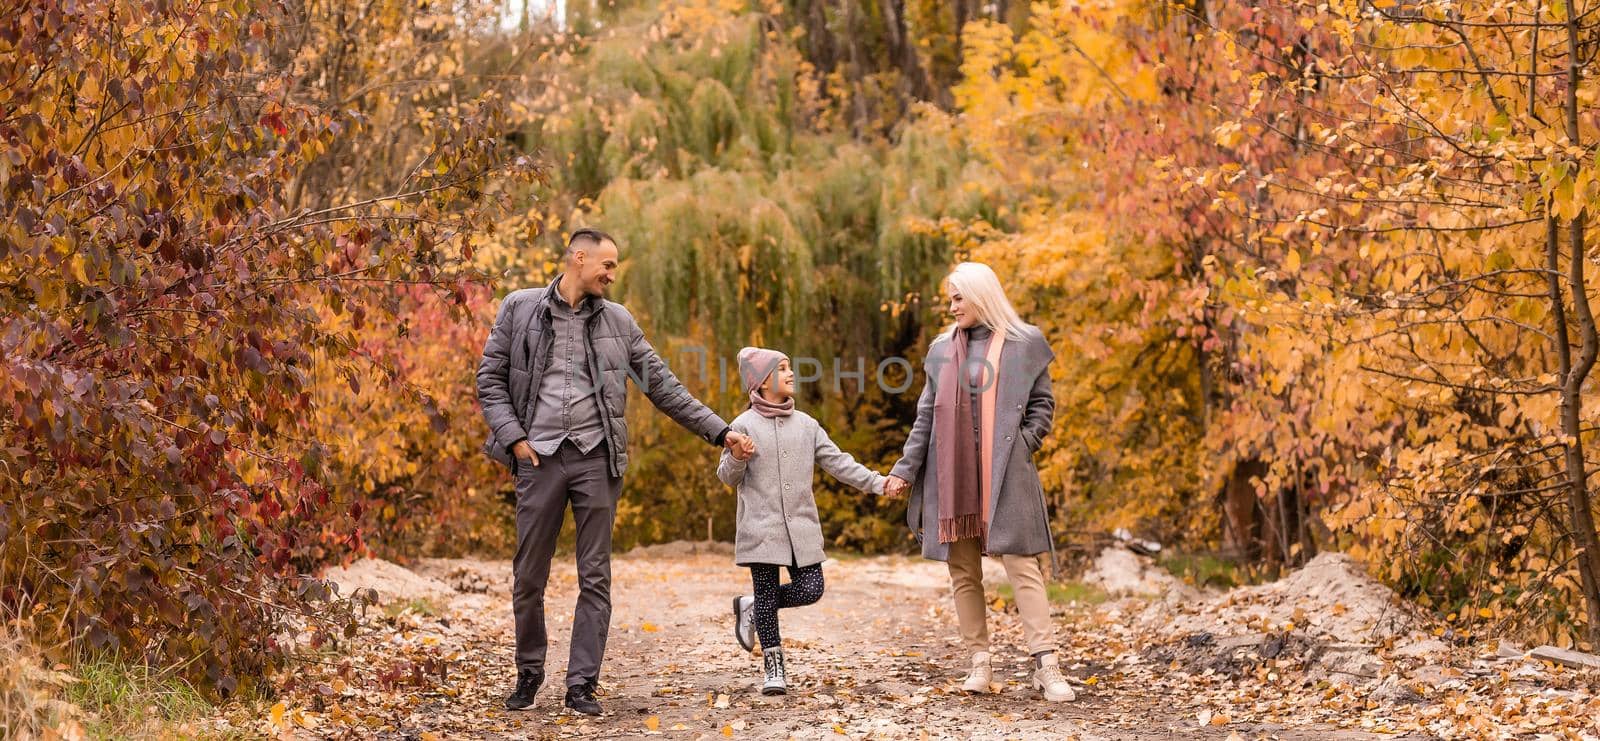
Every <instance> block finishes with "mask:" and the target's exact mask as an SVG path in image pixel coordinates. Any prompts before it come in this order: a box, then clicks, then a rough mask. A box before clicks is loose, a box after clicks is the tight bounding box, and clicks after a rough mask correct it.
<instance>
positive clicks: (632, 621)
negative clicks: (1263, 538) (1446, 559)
mask: <svg viewBox="0 0 1600 741" xmlns="http://www.w3.org/2000/svg"><path fill="white" fill-rule="evenodd" d="M685 550H686V549H678V550H676V551H674V550H670V549H665V550H664V549H655V550H646V551H643V552H636V553H634V554H630V555H627V556H622V557H618V558H617V559H616V560H615V561H614V579H613V581H614V586H613V601H614V608H613V609H614V612H613V616H612V632H611V637H610V642H609V647H608V651H607V658H606V665H605V674H604V676H603V677H602V679H601V692H600V696H601V702H602V704H603V705H604V706H605V710H606V712H605V714H604V715H603V716H601V717H598V718H587V717H584V716H579V715H574V714H571V713H570V712H563V711H562V709H561V689H560V685H561V673H562V672H563V671H564V667H565V658H566V656H565V654H566V646H567V643H566V638H565V636H566V633H567V630H568V628H569V627H570V618H571V605H572V601H573V598H574V596H575V581H574V572H573V568H572V566H571V563H570V562H562V563H559V564H558V566H557V568H556V569H555V572H554V577H553V580H552V584H551V589H550V591H549V599H550V603H549V605H550V609H549V618H550V624H551V631H552V634H553V637H554V643H553V645H552V650H551V666H550V671H551V674H552V678H551V679H550V680H548V681H547V683H546V686H545V688H544V689H542V690H541V691H540V694H539V697H538V701H537V704H536V705H535V707H534V708H533V710H531V711H527V712H520V713H510V712H507V711H505V710H503V709H502V708H501V702H502V699H503V697H504V695H505V694H506V692H507V690H508V689H509V685H510V682H511V680H512V678H513V671H512V668H511V662H510V655H511V617H510V606H509V588H510V568H509V564H508V563H507V562H486V561H453V560H436V561H428V562H424V563H423V564H421V565H419V566H418V568H417V571H419V572H421V573H422V574H424V575H427V576H431V577H433V578H435V579H438V580H440V581H442V582H445V583H446V584H450V585H452V586H453V587H454V588H455V590H456V591H455V592H454V593H453V594H451V595H449V596H445V597H442V598H437V597H436V598H433V599H431V600H417V601H411V602H405V601H402V602H398V603H392V604H391V605H390V606H389V607H388V608H387V609H386V610H374V612H373V613H372V617H371V620H370V621H369V625H368V627H367V628H365V629H364V631H363V632H362V633H361V634H360V635H358V636H357V637H356V638H355V639H353V640H352V641H350V642H349V643H348V644H347V645H345V646H342V647H340V651H339V652H338V653H330V654H328V655H324V656H321V657H316V660H314V661H313V660H307V661H306V662H304V663H302V664H300V665H299V666H297V667H296V668H295V670H294V671H292V672H289V673H286V674H285V675H284V676H283V677H280V678H279V679H278V685H279V686H280V688H281V694H280V698H279V699H280V700H281V702H280V703H279V704H277V705H276V706H274V707H273V708H272V709H271V711H270V712H269V713H267V716H268V717H266V718H264V719H262V720H260V721H258V722H257V728H256V730H260V731H263V732H267V733H269V734H274V735H285V736H290V737H308V738H317V737H331V738H388V739H433V738H503V737H511V738H591V737H592V738H616V737H642V736H646V735H664V736H669V737H675V738H726V737H734V738H789V737H793V738H840V737H849V738H856V739H862V738H1042V737H1060V738H1085V739H1099V738H1106V739H1150V738H1156V739H1161V738H1215V739H1231V738H1252V739H1253V738H1281V739H1313V738H1315V739H1325V738H1333V739H1362V738H1395V737H1397V736H1398V737H1402V738H1430V737H1457V738H1484V737H1492V736H1524V737H1528V738H1536V737H1541V736H1542V737H1547V738H1575V739H1576V738H1594V737H1596V736H1597V735H1600V726H1597V725H1595V723H1596V722H1597V721H1595V719H1594V718H1595V716H1596V715H1597V714H1600V704H1597V703H1596V702H1595V701H1594V699H1593V698H1594V693H1593V689H1594V686H1593V679H1592V678H1588V679H1586V678H1585V677H1583V676H1582V675H1575V674H1572V673H1570V672H1567V673H1562V672H1560V671H1555V672H1553V673H1552V672H1551V670H1550V669H1549V668H1548V667H1542V668H1539V670H1538V671H1537V672H1535V673H1536V674H1538V676H1536V677H1534V676H1531V675H1530V674H1529V672H1530V671H1533V670H1531V669H1530V668H1529V666H1530V665H1525V664H1518V665H1516V666H1505V667H1498V668H1497V667H1496V666H1494V665H1492V664H1485V663H1484V662H1483V661H1482V660H1478V659H1473V658H1472V657H1470V656H1463V655H1460V652H1457V655H1456V657H1455V658H1439V659H1438V660H1437V662H1435V663H1441V664H1443V665H1441V666H1434V665H1432V663H1430V662H1419V661H1409V660H1405V659H1400V658H1393V659H1391V658H1390V657H1389V655H1388V654H1387V653H1385V652H1386V651H1388V650H1389V649H1388V648H1382V647H1380V648H1379V649H1378V653H1379V654H1380V655H1381V656H1382V658H1381V660H1379V661H1378V663H1376V664H1374V665H1373V666H1372V667H1371V669H1372V671H1374V672H1375V673H1376V674H1377V675H1378V676H1377V677H1376V679H1380V680H1388V681H1387V683H1383V682H1374V683H1373V684H1371V685H1368V686H1366V687H1363V686H1359V685H1358V686H1357V687H1354V688H1352V687H1348V686H1346V685H1344V684H1339V683H1330V681H1329V680H1328V679H1327V678H1321V679H1313V678H1310V677H1309V676H1308V674H1307V673H1306V672H1305V671H1303V669H1304V668H1305V665H1306V663H1307V656H1314V655H1315V652H1314V651H1307V650H1306V648H1307V645H1306V644H1305V643H1304V642H1303V641H1298V640H1297V639H1295V638H1293V636H1298V635H1299V634H1297V633H1294V634H1289V635H1290V637H1288V638H1286V639H1282V640H1279V641H1277V642H1276V643H1274V642H1273V641H1272V640H1271V636H1272V626H1263V632H1262V636H1263V637H1264V638H1266V639H1268V640H1267V642H1266V644H1264V645H1275V646H1277V648H1274V649H1273V650H1272V651H1271V652H1270V653H1272V654H1273V658H1270V659H1269V658H1262V657H1261V655H1260V653H1261V651H1260V650H1259V649H1258V648H1257V647H1256V646H1255V645H1254V644H1251V645H1250V646H1247V647H1246V649H1247V650H1245V651H1244V652H1243V653H1241V654H1240V656H1241V657H1242V658H1238V657H1236V658H1235V659H1229V658H1228V657H1226V656H1220V655H1219V654H1217V653H1216V652H1215V651H1212V652H1209V653H1208V652H1207V651H1206V650H1205V649H1208V648H1212V647H1214V646H1215V645H1217V643H1218V642H1217V641H1215V640H1211V639H1207V640H1204V641H1202V640H1196V639H1195V638H1194V635H1195V634H1194V633H1193V632H1191V631H1187V630H1186V631H1185V632H1184V635H1175V634H1174V633H1175V631H1172V630H1170V629H1164V628H1163V625H1162V624H1161V623H1162V621H1156V622H1157V624H1154V625H1151V624H1150V621H1148V620H1144V621H1141V620H1140V619H1139V612H1140V610H1141V608H1142V605H1141V604H1139V603H1138V602H1137V601H1131V600H1124V601H1121V602H1117V603H1110V604H1106V605H1101V606H1098V607H1081V608H1080V607H1074V606H1062V607H1059V608H1058V612H1057V617H1058V620H1059V624H1060V626H1061V633H1062V645H1063V649H1064V651H1065V663H1066V664H1068V665H1069V667H1070V668H1069V673H1070V674H1071V675H1072V676H1073V677H1074V679H1075V681H1076V682H1077V689H1078V693H1079V698H1078V700H1077V701H1076V702H1072V703H1067V704H1048V703H1045V702H1043V701H1041V700H1040V699H1038V697H1037V693H1035V692H1034V691H1033V690H1031V689H1029V687H1028V684H1027V677H1026V674H1025V672H1024V667H1025V657H1024V655H1023V653H1022V651H1021V650H1020V649H1019V647H1018V646H1019V638H1020V635H1019V626H1018V624H1017V622H1016V619H1015V616H1014V614H1003V615H1000V616H998V617H995V618H993V619H992V628H993V630H994V633H995V642H996V654H997V666H996V668H997V670H999V674H1000V676H1001V677H1003V678H1004V685H1003V686H1001V687H999V688H998V691H997V692H995V693H993V694H990V695H984V696H975V697H974V696H967V695H963V694H960V693H958V692H956V691H955V690H954V687H953V683H954V682H956V681H959V679H960V678H961V676H962V667H963V665H964V662H965V657H964V655H963V653H962V651H961V650H960V648H959V646H957V645H956V641H955V627H954V625H955V623H954V614H953V612H952V611H951V610H950V608H949V599H948V596H947V595H948V591H947V590H948V586H947V581H946V576H945V572H944V569H943V566H942V565H941V564H937V563H932V562H926V561H921V560H915V559H906V558H897V557H886V558H867V559H847V560H842V561H830V562H828V563H827V565H826V566H825V568H824V571H825V574H826V576H827V581H828V591H827V595H826V596H825V597H824V598H823V600H822V602H821V603H820V604H818V605H816V606H813V607H809V608H800V609H796V610H786V611H784V613H783V626H784V631H785V648H786V651H788V653H789V659H790V667H791V673H792V677H791V682H792V689H791V693H790V694H789V695H788V696H787V697H782V698H767V697H763V696H762V695H760V693H759V692H758V691H757V689H756V687H757V683H758V673H759V662H760V660H759V658H758V657H755V656H752V655H749V654H746V653H743V652H741V651H740V650H739V648H738V646H737V644H735V643H734V641H733V638H732V629H731V625H732V620H731V616H730V615H729V614H727V613H728V605H729V602H730V598H731V597H732V596H733V595H735V594H737V593H739V592H741V591H742V590H743V589H745V588H747V587H748V582H747V576H746V572H744V571H743V570H742V569H738V568H736V567H735V566H733V565H732V563H731V558H730V557H729V556H728V555H726V554H722V553H705V552H700V553H694V552H685ZM998 583H999V580H991V589H993V587H994V586H996V585H998ZM1230 640H1231V639H1230ZM1221 643H1223V644H1227V645H1239V646H1243V645H1244V644H1245V643H1249V641H1248V640H1246V641H1238V640H1232V643H1231V644H1230V643H1229V641H1228V640H1223V641H1222V642H1221ZM1202 644H1203V645H1202ZM1225 647H1226V646H1225ZM1219 656H1220V658H1219ZM1474 661H1476V662H1477V665H1478V666H1480V668H1481V667H1482V666H1489V667H1490V668H1489V670H1484V671H1478V670H1474V669H1473V666H1474V663H1473V662H1474ZM1450 662H1456V663H1458V664H1459V666H1455V665H1453V664H1451V663H1450ZM1421 664H1428V665H1427V666H1422V665H1421ZM1518 672H1522V673H1521V675H1518ZM1586 682H1587V684H1586Z"/></svg>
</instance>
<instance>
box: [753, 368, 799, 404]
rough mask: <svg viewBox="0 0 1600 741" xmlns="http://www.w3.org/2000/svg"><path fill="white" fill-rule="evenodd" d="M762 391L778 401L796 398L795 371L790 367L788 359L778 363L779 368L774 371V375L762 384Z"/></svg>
mask: <svg viewBox="0 0 1600 741" xmlns="http://www.w3.org/2000/svg"><path fill="white" fill-rule="evenodd" d="M761 391H762V392H763V393H765V394H766V395H767V396H768V397H771V398H774V399H777V400H778V401H783V400H785V399H788V398H790V397H792V396H794V370H793V369H791V368H790V367H789V360H788V359H787V358H785V359H783V360H780V361H778V367H777V368H775V369H773V371H772V375H769V376H767V380H766V381H763V382H762V384H761Z"/></svg>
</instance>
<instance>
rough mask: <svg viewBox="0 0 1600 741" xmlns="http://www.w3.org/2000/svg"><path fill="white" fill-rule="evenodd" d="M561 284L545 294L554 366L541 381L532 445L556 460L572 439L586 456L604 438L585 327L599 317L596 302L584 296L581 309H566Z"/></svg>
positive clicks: (530, 436)
mask: <svg viewBox="0 0 1600 741" xmlns="http://www.w3.org/2000/svg"><path fill="white" fill-rule="evenodd" d="M559 286H560V281H557V282H556V283H555V284H553V285H551V290H550V292H549V293H548V294H546V298H547V299H548V301H549V303H550V337H551V347H550V362H549V363H548V364H546V365H545V371H544V377H543V378H541V379H539V400H538V402H537V404H538V406H537V407H536V408H535V409H534V413H533V425H532V426H530V427H529V428H528V442H529V443H531V444H532V445H533V450H534V452H535V453H538V454H539V455H541V456H550V455H555V454H556V451H557V450H559V449H560V448H561V443H563V442H565V441H567V440H571V441H572V444H573V445H576V446H577V447H578V450H579V451H580V452H583V453H588V452H590V451H592V450H594V449H595V446H597V445H599V444H600V442H601V441H602V440H604V439H605V430H604V428H603V427H602V426H601V424H600V408H599V407H598V406H596V405H595V400H594V394H595V388H594V381H593V379H592V378H591V376H590V374H589V355H588V351H587V349H586V343H587V342H588V339H587V337H585V335H584V326H585V325H586V324H587V323H588V319H589V317H590V315H592V314H594V311H595V308H594V302H593V301H591V300H589V298H588V297H585V298H584V299H583V300H582V301H580V302H579V303H578V307H577V308H576V309H574V308H573V307H571V306H569V305H567V302H566V299H563V298H561V294H560V292H559V291H558V290H557V289H558V288H559Z"/></svg>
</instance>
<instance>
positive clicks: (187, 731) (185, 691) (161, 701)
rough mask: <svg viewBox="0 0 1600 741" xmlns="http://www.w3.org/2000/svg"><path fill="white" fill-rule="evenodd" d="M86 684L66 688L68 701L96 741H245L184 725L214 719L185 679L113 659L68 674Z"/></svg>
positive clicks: (89, 662)
mask: <svg viewBox="0 0 1600 741" xmlns="http://www.w3.org/2000/svg"><path fill="white" fill-rule="evenodd" d="M68 673H69V674H71V675H73V676H75V677H77V678H78V679H79V680H80V681H78V682H74V683H72V684H69V685H68V686H67V688H66V693H65V694H66V700H67V701H68V702H71V703H73V704H75V705H78V706H79V707H81V708H83V710H84V713H85V716H86V717H85V719H84V724H83V725H84V730H85V731H86V732H87V733H88V736H89V738H93V739H125V738H193V737H196V736H203V737H205V738H245V737H246V736H245V735H243V734H242V733H239V734H225V733H224V734H219V733H217V732H215V731H213V730H211V729H206V730H207V732H206V733H204V734H202V732H201V730H200V729H198V728H184V727H182V726H183V724H185V723H189V722H192V721H198V720H201V719H203V718H206V717H208V716H210V715H212V713H213V711H214V708H213V706H212V705H211V703H210V702H208V701H207V700H206V699H205V697H203V696H201V694H200V693H199V692H198V691H196V690H195V689H194V687H192V686H190V685H189V683H188V682H185V681H184V680H182V679H181V678H178V677H176V676H172V675H170V674H168V673H166V672H162V671H159V670H154V669H151V668H149V667H145V666H139V665H136V664H130V663H126V662H122V661H117V660H114V659H109V658H89V659H85V660H83V661H81V662H80V663H78V664H77V665H76V666H74V667H72V668H71V670H70V671H69V672H68Z"/></svg>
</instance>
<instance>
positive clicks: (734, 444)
mask: <svg viewBox="0 0 1600 741" xmlns="http://www.w3.org/2000/svg"><path fill="white" fill-rule="evenodd" d="M722 447H724V448H727V449H728V452H729V453H732V454H733V457H735V458H738V459H739V460H741V461H747V460H750V458H751V457H753V456H754V455H755V454H756V443H755V441H754V440H751V439H750V438H748V437H745V436H744V435H741V434H739V433H737V432H734V431H732V430H729V431H728V435H727V436H726V437H724V438H722ZM741 454H742V457H741Z"/></svg>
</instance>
